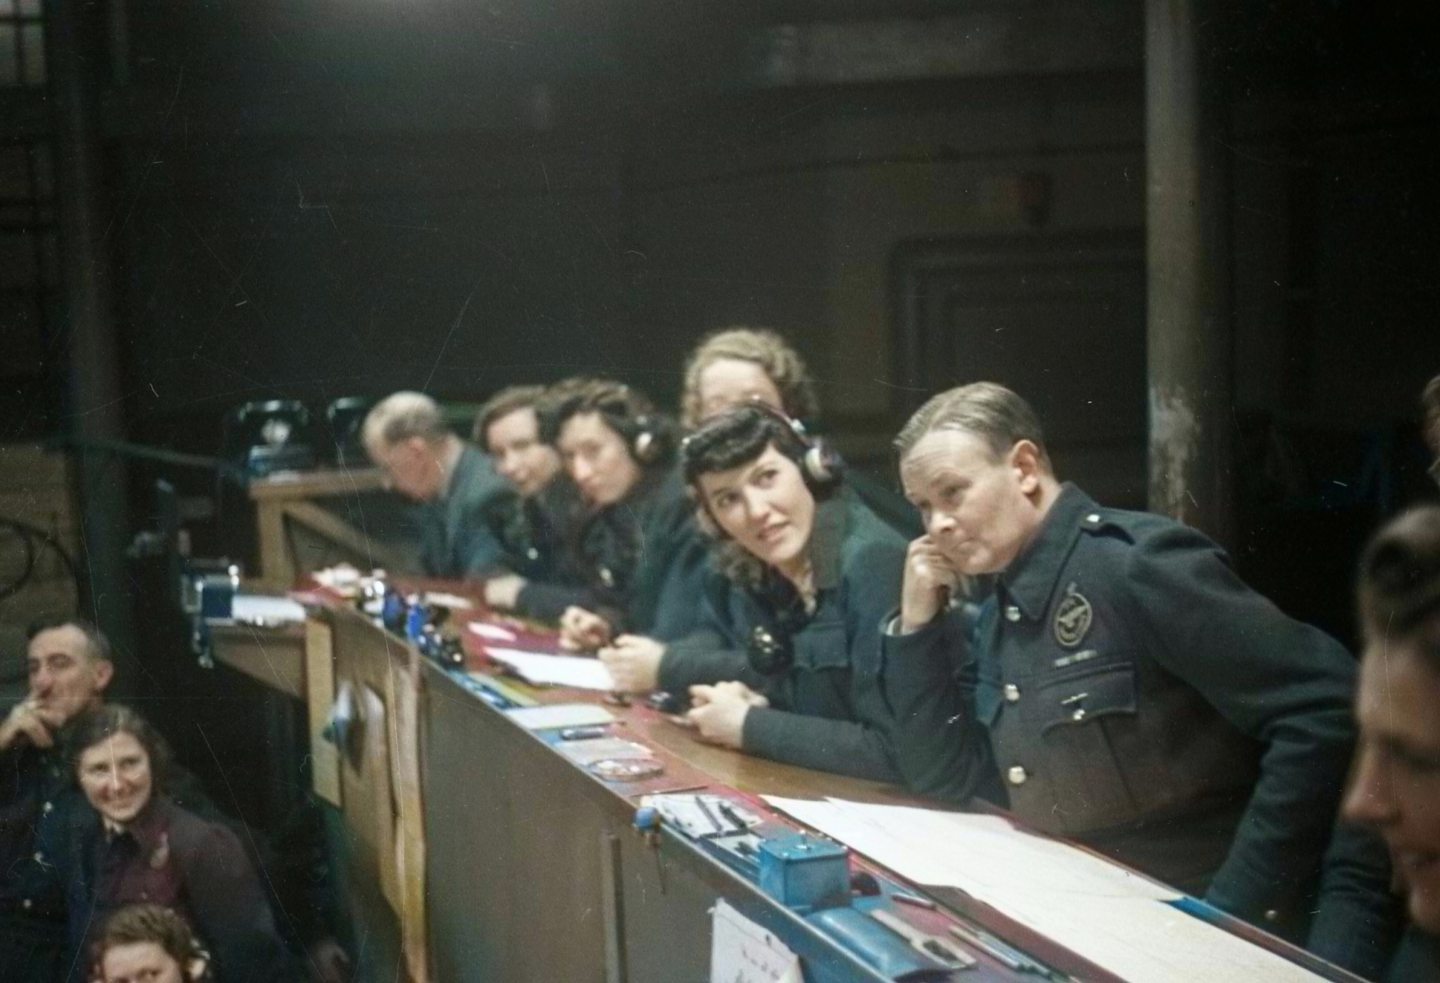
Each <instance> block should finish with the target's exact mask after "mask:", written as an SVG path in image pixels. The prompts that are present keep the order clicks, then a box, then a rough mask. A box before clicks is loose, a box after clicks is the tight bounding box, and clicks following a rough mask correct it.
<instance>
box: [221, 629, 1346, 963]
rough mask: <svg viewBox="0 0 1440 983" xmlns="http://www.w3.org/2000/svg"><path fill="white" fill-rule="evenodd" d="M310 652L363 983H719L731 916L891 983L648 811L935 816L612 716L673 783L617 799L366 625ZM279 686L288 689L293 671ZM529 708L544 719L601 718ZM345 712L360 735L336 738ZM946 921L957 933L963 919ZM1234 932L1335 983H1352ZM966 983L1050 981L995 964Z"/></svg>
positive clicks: (809, 955)
mask: <svg viewBox="0 0 1440 983" xmlns="http://www.w3.org/2000/svg"><path fill="white" fill-rule="evenodd" d="M305 637H306V655H305V663H306V670H305V674H304V686H305V691H306V693H307V695H308V700H309V713H310V722H309V731H310V734H311V738H312V742H311V747H310V748H308V749H306V750H307V752H308V753H310V754H311V755H312V762H313V765H314V771H315V776H316V788H317V791H318V792H319V793H320V794H321V795H322V797H324V798H326V799H328V800H329V801H331V802H333V803H334V804H335V805H336V806H338V807H339V809H340V815H341V816H342V817H343V827H344V830H345V837H344V840H345V842H344V850H343V853H344V856H345V860H344V863H343V865H342V866H343V870H342V871H341V874H342V875H343V876H342V879H343V881H344V882H345V885H346V898H347V902H348V904H349V908H350V914H351V917H352V918H353V920H354V929H355V932H354V934H355V937H356V939H357V940H363V941H364V945H363V951H360V952H359V953H357V964H358V967H359V969H360V973H361V978H362V979H373V980H395V979H409V980H414V981H425V980H439V981H445V983H450V981H466V980H477V981H478V980H486V981H493V980H506V981H511V980H515V981H525V980H565V981H596V983H601V981H603V983H618V981H636V983H648V981H655V983H673V981H680V980H697V981H698V980H706V979H708V978H709V968H710V967H709V958H710V935H711V924H712V923H711V910H712V909H713V907H714V905H715V902H716V899H717V898H724V899H725V900H727V901H728V902H729V903H731V904H732V905H733V906H735V907H736V908H737V909H739V910H740V911H741V912H742V913H743V914H745V915H746V916H747V917H749V918H751V919H752V920H754V921H755V922H757V923H759V924H760V925H761V926H763V927H764V928H766V929H768V930H769V931H771V932H773V933H775V934H776V935H777V937H779V938H781V939H783V941H784V942H785V943H786V944H787V945H789V946H790V948H791V949H793V950H794V951H796V953H797V954H798V955H800V956H801V958H802V959H803V960H804V964H805V969H806V979H807V980H809V981H810V983H821V981H832V980H833V981H841V980H867V981H868V980H880V979H883V978H884V977H881V976H879V975H877V974H876V972H875V971H873V970H871V969H869V968H868V967H867V966H866V965H865V964H864V963H862V962H861V961H860V960H859V959H858V958H856V957H855V956H853V955H851V954H849V953H848V952H846V951H844V950H842V949H841V948H840V947H839V946H838V945H836V944H835V943H833V942H832V941H830V940H829V939H828V938H826V937H825V936H823V935H822V934H820V933H819V932H818V930H816V929H815V928H813V927H812V926H811V925H810V924H809V923H808V922H806V921H804V920H803V919H801V918H799V917H798V916H796V915H795V914H794V913H793V912H791V911H790V910H789V909H787V908H785V907H784V906H782V905H780V904H779V903H777V902H775V901H773V900H771V899H769V898H768V897H766V896H765V895H763V894H761V893H760V892H759V890H758V889H757V888H756V886H755V885H754V884H752V883H751V882H750V881H749V880H748V879H747V878H745V877H743V876H742V875H740V874H738V873H735V872H734V871H732V870H731V869H730V868H729V867H727V866H725V865H724V864H722V863H720V862H719V861H718V860H716V859H714V858H713V857H712V855H710V854H709V853H707V852H705V851H704V850H702V849H700V848H699V847H698V846H696V845H695V844H693V843H692V842H690V841H689V840H687V839H685V838H684V837H683V836H680V835H678V834H675V833H673V832H669V831H668V830H667V831H666V832H664V833H663V834H662V835H660V836H659V837H655V836H648V837H647V836H644V835H642V834H641V833H639V832H637V831H636V830H635V829H633V827H632V820H633V817H634V812H635V809H636V806H637V805H638V800H639V797H640V795H641V794H643V793H644V792H647V791H664V790H679V789H681V788H687V789H694V788H699V787H705V788H711V789H714V790H719V791H725V790H735V791H737V792H740V793H744V794H745V795H751V796H754V795H761V794H777V795H785V796H792V797H800V798H821V797H825V796H835V797H841V798H846V799H852V800H858V801H864V802H884V803H897V804H916V805H928V803H922V802H918V801H917V800H914V799H912V798H910V797H908V796H906V795H904V794H903V793H902V792H901V791H900V790H898V789H896V788H893V787H889V786H884V785H879V784H876V783H871V782H864V781H859V780H855V779H849V778H844V777H841V776H835V775H828V774H822V773H817V772H812V771H808V770H806V769H802V768H796V767H791V766H787V765H782V764H778V763H775V762H770V761H765V760H763V759H759V758H755V757H751V756H747V755H743V754H739V753H735V752H732V751H728V750H725V749H721V748H717V747H714V746H711V745H707V744H704V743H702V742H700V741H698V740H696V739H695V738H694V737H693V735H692V734H691V732H690V731H688V730H686V729H683V728H681V727H679V726H677V725H675V724H673V723H671V722H669V721H668V720H666V719H665V718H664V717H663V716H661V715H659V714H657V713H656V712H654V711H653V710H650V709H649V708H648V707H645V706H629V707H615V706H609V707H607V709H609V710H611V712H612V713H613V714H614V715H615V717H616V718H617V723H616V724H615V729H616V731H617V734H616V736H620V737H625V738H628V739H631V740H635V741H637V742H639V743H643V744H647V745H649V746H651V747H652V749H654V752H655V755H656V757H658V758H659V759H660V760H662V761H663V762H664V764H665V771H664V773H663V775H662V776H660V777H659V778H655V779H651V780H649V781H648V782H645V783H637V784H630V785H625V784H615V783H607V782H605V781H602V780H601V779H599V778H597V777H595V776H593V775H591V774H590V773H589V772H587V771H585V770H583V769H582V768H580V767H579V766H577V765H575V764H573V763H572V762H571V761H570V760H569V759H568V758H567V757H565V756H564V755H562V754H560V753H559V752H558V751H556V750H555V748H553V747H552V746H551V745H550V744H548V743H547V742H546V741H545V740H543V739H542V738H541V737H539V736H537V735H536V734H534V733H532V732H530V731H528V730H526V729H524V728H523V727H521V726H520V725H519V724H518V723H516V722H515V721H514V720H512V719H511V718H510V717H508V716H507V715H506V714H505V713H503V712H502V711H500V710H497V709H495V708H494V707H492V706H491V705H490V704H489V703H488V702H487V701H486V700H484V699H482V698H481V696H479V695H477V693H476V692H475V691H474V688H473V685H472V683H471V682H470V681H469V678H468V677H465V676H463V675H459V674H457V673H455V672H454V671H452V670H450V669H448V668H442V667H441V666H439V665H437V664H434V663H431V662H429V661H426V660H422V659H421V658H420V657H419V655H418V653H417V652H416V651H415V650H414V648H413V647H412V646H410V645H408V644H407V643H405V642H404V641H402V640H401V639H398V638H396V637H395V636H393V635H391V634H390V633H388V632H386V631H384V630H383V629H381V628H379V627H377V626H376V625H375V624H374V623H373V622H372V621H371V620H370V619H368V618H366V617H364V616H362V615H360V614H359V613H358V612H356V611H354V610H353V609H351V608H348V607H331V608H325V609H323V610H319V611H316V612H314V613H313V614H312V616H311V619H310V622H309V624H307V626H306V629H305ZM216 642H217V646H219V645H221V644H222V642H223V639H222V638H219V637H217V640H216ZM220 657H221V658H222V660H223V659H224V655H223V654H221V655H220ZM262 665H263V663H262ZM270 671H271V670H270V669H268V668H265V669H264V670H263V671H262V672H260V673H258V674H257V675H260V676H261V677H262V678H263V676H264V675H265V673H268V672H270ZM274 675H275V677H276V680H277V682H283V681H285V680H284V677H285V675H286V674H285V673H284V672H276V673H274ZM286 688H287V689H290V687H289V686H286ZM520 689H522V690H523V691H525V692H528V693H532V694H533V695H534V697H535V699H536V700H537V702H541V703H555V702H594V701H597V700H599V699H601V695H600V694H598V693H593V692H585V691H577V690H544V691H535V690H527V689H525V688H524V687H520ZM292 692H293V690H292ZM338 694H343V695H342V696H341V699H340V703H341V704H342V706H343V709H344V711H345V712H343V713H341V714H339V716H340V717H346V718H348V720H349V726H348V728H342V729H343V730H344V733H343V734H338V735H337V734H335V733H332V735H331V737H332V738H334V739H333V740H331V739H326V738H325V736H324V733H323V732H324V731H325V730H326V725H327V723H328V722H330V721H331V720H332V719H333V718H334V717H335V716H337V715H336V713H335V709H334V702H335V697H336V696H337V695H338ZM337 743H338V745H339V746H338V747H337ZM955 903H956V905H958V907H955V908H954V909H953V910H954V911H955V912H958V913H960V914H961V915H963V916H964V917H965V918H967V919H970V920H973V921H975V922H978V923H980V924H982V925H984V926H985V927H986V928H989V929H992V930H994V931H995V932H997V933H998V934H1001V935H1003V936H1006V937H1008V938H1010V939H1011V940H1012V941H1018V942H1020V943H1021V944H1022V945H1024V947H1025V948H1027V949H1028V950H1029V951H1030V952H1031V953H1032V955H1035V956H1037V957H1039V958H1042V959H1045V960H1046V961H1047V962H1049V963H1050V964H1051V965H1052V966H1054V967H1056V968H1058V969H1062V970H1064V971H1065V972H1068V973H1070V974H1071V975H1072V976H1074V977H1076V978H1083V979H1096V980H1108V979H1114V977H1113V976H1111V975H1109V974H1107V973H1104V972H1103V971H1100V970H1098V969H1096V968H1095V967H1093V966H1091V965H1090V964H1088V963H1085V962H1084V961H1083V960H1080V959H1078V958H1077V957H1074V956H1073V955H1071V954H1069V953H1067V952H1066V951H1065V950H1063V949H1060V948H1059V947H1057V946H1054V945H1053V944H1050V943H1048V941H1047V940H1045V939H1043V938H1038V937H1035V936H1034V935H1033V933H1031V934H1029V935H1027V933H1026V932H1025V930H1024V929H1023V927H1020V926H1017V925H1016V924H1014V923H1010V922H1008V921H1007V920H1006V919H1004V918H1003V916H1001V917H999V918H996V917H994V916H995V915H996V914H997V913H996V912H994V910H993V909H987V908H986V907H985V906H983V905H981V906H978V908H977V907H976V906H975V905H970V904H966V903H965V902H964V901H963V899H958V900H957V901H956V902H955ZM939 916H940V917H942V918H950V917H953V915H950V914H949V913H947V912H946V910H945V908H944V907H943V906H942V908H941V910H940V912H939ZM1233 927H1234V928H1235V930H1236V931H1237V932H1238V933H1239V934H1242V935H1245V936H1247V937H1249V938H1251V939H1254V940H1259V941H1261V943H1262V944H1263V945H1265V946H1266V947H1268V948H1271V949H1274V950H1276V951H1279V952H1282V953H1283V954H1285V955H1288V956H1290V957H1291V958H1294V959H1295V960H1296V961H1298V962H1301V963H1303V964H1305V965H1306V966H1307V968H1310V969H1313V970H1317V971H1319V972H1321V973H1322V974H1323V975H1325V976H1328V977H1330V978H1332V979H1339V980H1344V979H1349V978H1350V977H1348V976H1347V975H1346V974H1344V973H1342V972H1340V971H1338V970H1334V969H1333V968H1332V967H1328V966H1325V965H1324V964H1321V963H1319V962H1318V961H1317V960H1314V959H1313V958H1311V957H1309V956H1308V955H1306V954H1304V953H1301V952H1299V951H1298V950H1294V949H1292V948H1290V947H1287V946H1285V945H1284V944H1283V943H1281V942H1279V941H1278V940H1274V939H1270V938H1269V937H1268V936H1263V934H1262V933H1259V932H1258V931H1257V930H1254V929H1252V928H1250V927H1249V926H1239V925H1235V926H1233ZM957 978H958V977H957ZM963 978H964V979H967V980H968V979H973V980H977V981H978V980H991V979H995V980H998V979H1030V978H1031V977H1029V976H1025V975H1023V974H1020V973H1016V972H1014V971H1013V970H1010V969H1007V968H1005V967H1004V966H1003V965H1001V964H1000V963H999V962H997V961H995V960H994V959H993V958H990V957H988V956H985V955H983V954H982V955H981V956H980V964H979V966H977V967H976V969H975V970H972V971H967V972H965V973H964V974H963Z"/></svg>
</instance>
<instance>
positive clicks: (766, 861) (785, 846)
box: [759, 833, 850, 914]
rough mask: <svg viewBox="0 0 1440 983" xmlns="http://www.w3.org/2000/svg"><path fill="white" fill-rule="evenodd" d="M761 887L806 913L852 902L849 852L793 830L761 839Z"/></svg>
mask: <svg viewBox="0 0 1440 983" xmlns="http://www.w3.org/2000/svg"><path fill="white" fill-rule="evenodd" d="M759 852H760V890H762V891H764V892H765V893H766V894H768V895H770V896H771V897H772V898H774V899H775V900H777V901H779V902H780V903H781V904H783V905H785V906H786V907H789V908H794V909H795V910H796V911H798V912H800V913H801V914H804V913H805V912H809V911H818V910H819V909H821V908H831V907H834V906H836V905H846V904H849V903H850V862H849V856H850V851H848V850H846V849H845V848H844V847H843V846H840V845H839V844H838V843H831V842H830V841H829V840H822V839H818V838H817V837H814V836H807V835H805V834H804V833H794V834H791V835H789V836H777V837H775V838H774V839H766V840H762V841H761V842H760V851H759Z"/></svg>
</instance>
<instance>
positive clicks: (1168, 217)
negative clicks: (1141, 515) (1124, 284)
mask: <svg viewBox="0 0 1440 983" xmlns="http://www.w3.org/2000/svg"><path fill="white" fill-rule="evenodd" d="M1207 6H1208V4H1207V2H1206V0H1146V4H1145V165H1146V206H1145V210H1146V219H1145V224H1146V239H1147V244H1146V267H1147V281H1148V282H1147V287H1148V308H1149V309H1148V317H1147V344H1148V362H1149V399H1150V507H1151V508H1152V509H1154V510H1155V511H1157V512H1162V513H1165V514H1167V515H1171V516H1174V517H1175V518H1177V519H1180V520H1182V521H1184V522H1187V523H1189V524H1190V525H1193V526H1195V527H1197V528H1199V529H1202V530H1204V531H1205V532H1206V533H1208V534H1209V535H1210V536H1212V537H1214V538H1215V539H1217V540H1219V541H1220V542H1221V543H1225V544H1230V543H1231V542H1232V541H1233V532H1234V528H1233V527H1234V502H1233V491H1234V475H1233V462H1232V448H1231V445H1232V430H1233V419H1234V417H1233V415H1232V410H1233V404H1234V400H1233V395H1232V376H1233V373H1232V371H1231V360H1232V352H1233V347H1234V338H1233V329H1232V324H1231V293H1230V168H1229V151H1228V147H1227V141H1226V139H1225V135H1226V131H1227V126H1226V112H1227V106H1226V99H1225V97H1224V94H1223V88H1222V85H1221V80H1220V79H1219V78H1218V73H1217V71H1216V69H1215V65H1214V62H1213V60H1212V59H1213V49H1212V47H1211V46H1210V44H1209V39H1208V37H1207V34H1208V30H1209V28H1208V25H1207V23H1206V19H1205V18H1206V14H1207V13H1213V11H1208V10H1207V9H1206V8H1207Z"/></svg>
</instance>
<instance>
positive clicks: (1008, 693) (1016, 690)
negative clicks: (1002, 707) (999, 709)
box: [1004, 683, 1020, 703]
mask: <svg viewBox="0 0 1440 983" xmlns="http://www.w3.org/2000/svg"><path fill="white" fill-rule="evenodd" d="M1004 693H1005V702H1006V703H1019V702H1020V687H1019V686H1016V685H1015V684H1014V683H1006V684H1005V690H1004Z"/></svg>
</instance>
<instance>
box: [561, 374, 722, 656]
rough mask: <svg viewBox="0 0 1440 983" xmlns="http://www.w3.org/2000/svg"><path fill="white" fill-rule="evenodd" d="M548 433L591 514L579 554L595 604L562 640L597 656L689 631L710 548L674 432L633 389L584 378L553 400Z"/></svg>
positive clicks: (569, 618)
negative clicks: (636, 636)
mask: <svg viewBox="0 0 1440 983" xmlns="http://www.w3.org/2000/svg"><path fill="white" fill-rule="evenodd" d="M540 426H541V436H542V437H543V438H544V439H545V441H546V442H547V443H550V444H553V445H554V446H555V447H556V449H557V450H559V452H560V457H561V460H562V461H563V462H564V466H565V469H566V471H567V472H568V473H569V475H570V477H571V479H572V480H573V481H574V482H575V487H576V488H577V489H579V491H580V495H581V497H582V498H583V499H584V501H585V505H586V509H587V515H586V516H585V519H584V521H583V523H582V524H581V527H580V529H579V532H578V535H577V540H578V541H577V542H576V543H575V544H574V546H573V552H574V554H575V556H576V558H577V566H578V567H579V569H580V571H581V574H582V575H583V577H584V578H585V579H586V581H587V586H588V587H589V588H590V593H589V597H590V598H591V602H590V603H589V604H587V606H584V607H582V606H572V607H570V608H569V609H567V610H566V611H565V613H564V614H563V615H562V616H561V619H560V633H561V641H562V642H563V643H564V644H565V646H566V647H567V648H571V649H575V650H594V649H597V648H599V647H600V646H602V645H606V644H608V643H609V642H610V641H611V640H612V639H613V638H614V637H615V636H616V635H618V634H619V633H621V632H625V631H631V632H645V633H646V634H649V635H653V636H654V637H657V638H676V637H679V636H681V635H684V634H685V633H687V632H688V631H690V630H691V629H692V628H693V627H694V625H695V612H696V604H695V601H694V599H695V596H696V595H697V594H698V592H699V589H700V586H701V584H702V583H703V581H704V576H705V557H706V549H705V543H704V539H703V537H702V536H701V535H700V532H699V530H698V529H697V528H696V526H695V521H694V516H693V511H692V508H691V505H690V502H689V499H688V497H687V496H686V494H685V486H684V483H683V482H682V481H681V480H680V476H679V474H678V472H677V471H676V468H675V428H674V425H673V424H672V423H671V422H670V421H669V420H667V419H665V418H664V417H663V416H661V415H660V414H659V413H657V412H656V411H655V408H654V406H653V405H652V404H651V403H650V401H649V400H648V399H646V398H645V397H644V396H643V395H641V394H640V393H638V392H636V391H635V390H633V389H631V388H630V387H629V386H626V385H624V384H622V383H619V382H612V381H610V380H607V379H591V378H578V379H569V380H566V381H565V382H561V383H557V384H556V385H555V386H553V387H551V389H550V390H549V391H548V392H547V393H546V395H545V398H544V399H543V400H542V401H541V404H540Z"/></svg>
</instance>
